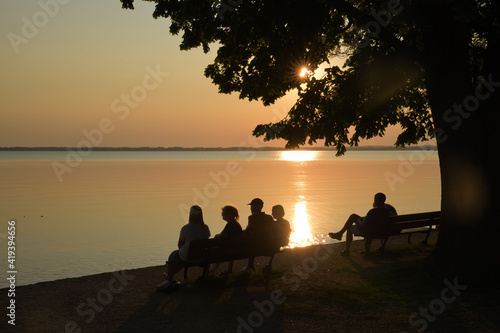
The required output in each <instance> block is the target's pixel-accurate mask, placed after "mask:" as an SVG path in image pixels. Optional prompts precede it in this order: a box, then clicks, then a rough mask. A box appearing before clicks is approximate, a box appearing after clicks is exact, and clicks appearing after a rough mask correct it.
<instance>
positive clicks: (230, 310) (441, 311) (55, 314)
mask: <svg viewBox="0 0 500 333" xmlns="http://www.w3.org/2000/svg"><path fill="white" fill-rule="evenodd" d="M419 237H420V238H419ZM435 237H436V235H433V237H431V241H430V244H431V246H427V245H421V244H419V245H414V246H409V245H407V244H406V237H404V236H398V237H393V238H391V239H390V240H389V243H388V247H387V250H386V252H385V253H382V254H379V253H376V254H374V255H368V256H362V255H361V254H360V251H361V250H362V249H363V244H362V243H361V242H360V241H357V242H354V243H353V247H352V248H351V256H350V257H344V256H341V255H340V251H341V250H342V249H343V246H344V244H343V243H337V244H329V245H316V246H309V247H305V248H296V249H286V250H285V251H284V252H283V253H280V254H278V255H277V256H276V258H275V259H274V263H273V270H272V272H271V274H270V276H266V275H265V274H264V273H263V271H262V268H263V267H265V265H266V263H267V261H268V259H267V258H259V260H258V261H257V263H258V266H257V271H256V272H254V273H251V274H245V273H241V272H240V271H241V269H242V268H243V267H244V265H245V264H246V262H245V261H238V262H236V263H235V269H234V272H235V274H233V275H230V276H229V277H227V278H224V277H221V276H219V274H217V273H216V275H215V276H214V277H210V278H208V279H206V280H204V281H197V278H198V277H199V275H200V273H201V271H200V270H199V269H197V268H191V269H190V270H189V276H188V281H186V282H185V281H184V280H183V277H182V274H181V273H179V274H178V276H177V278H178V280H180V281H181V282H182V284H181V288H180V289H179V290H178V291H177V292H176V293H173V294H167V293H163V292H157V291H156V290H155V286H156V285H157V284H159V283H160V282H161V281H162V273H163V272H164V271H165V267H163V266H156V267H147V268H141V269H135V270H128V271H125V272H114V273H105V274H98V275H92V276H86V277H81V278H72V279H64V280H58V281H54V282H44V283H38V284H34V285H29V286H23V287H18V288H17V290H16V321H15V323H16V326H15V328H14V326H11V325H8V324H7V322H6V321H3V322H2V331H3V332H5V331H7V332H37V333H38V332H58V333H59V332H75V333H76V332H123V333H124V332H146V333H148V332H241V333H243V332H244V333H250V332H384V333H385V332H500V318H499V317H498V313H500V312H499V310H500V306H499V304H498V300H499V295H500V292H499V288H498V287H495V288H482V289H478V288H477V287H470V286H466V285H462V284H461V283H460V281H457V280H456V279H455V277H453V276H447V275H446V274H443V273H442V272H439V270H436V269H435V268H431V267H429V265H428V264H427V263H426V260H425V259H426V257H427V256H428V254H429V253H430V251H431V250H432V242H435ZM414 239H415V242H416V243H419V241H420V240H421V239H422V237H421V236H420V235H415V236H414ZM224 268H225V265H221V267H219V271H220V272H221V271H223V270H224ZM0 293H1V294H0V295H1V300H2V308H3V309H5V308H6V307H4V305H5V306H7V301H8V299H7V290H6V289H3V290H0ZM4 327H6V329H4Z"/></svg>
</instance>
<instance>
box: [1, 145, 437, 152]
mask: <svg viewBox="0 0 500 333" xmlns="http://www.w3.org/2000/svg"><path fill="white" fill-rule="evenodd" d="M78 149H79V148H76V147H0V151H67V150H78ZM241 150H258V151H284V150H287V149H285V148H282V147H258V148H254V147H192V148H187V147H93V148H92V151H241ZM299 150H316V151H336V149H335V148H334V147H301V148H300V149H299ZM348 150H352V151H356V150H358V151H387V150H437V147H436V146H433V145H425V146H411V147H406V148H396V147H394V146H363V147H349V148H348Z"/></svg>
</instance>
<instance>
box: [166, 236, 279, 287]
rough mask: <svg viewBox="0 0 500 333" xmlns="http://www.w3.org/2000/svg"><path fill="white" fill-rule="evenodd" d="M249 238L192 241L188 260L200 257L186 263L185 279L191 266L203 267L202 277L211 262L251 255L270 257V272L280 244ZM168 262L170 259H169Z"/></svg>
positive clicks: (243, 257) (238, 258)
mask: <svg viewBox="0 0 500 333" xmlns="http://www.w3.org/2000/svg"><path fill="white" fill-rule="evenodd" d="M255 239H257V240H258V241H256V240H249V239H248V238H247V237H246V236H245V235H243V236H240V237H236V238H233V239H231V241H229V240H227V239H222V238H215V239H214V238H211V239H203V240H196V241H192V242H191V243H190V245H189V252H188V260H195V259H200V258H201V260H199V261H196V262H193V263H185V264H184V265H183V266H184V279H185V280H187V273H188V269H189V268H190V267H201V268H203V273H202V275H201V278H204V277H206V276H207V274H208V270H209V268H210V265H211V264H216V263H221V262H226V261H233V260H240V259H248V258H250V257H261V256H264V257H269V258H270V259H269V263H268V267H269V268H268V270H269V272H270V269H271V265H272V261H273V259H274V255H275V254H276V253H280V252H282V250H281V247H280V245H279V244H278V243H277V242H276V241H274V240H270V239H266V237H256V238H255ZM167 264H168V261H167Z"/></svg>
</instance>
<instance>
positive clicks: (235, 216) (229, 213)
mask: <svg viewBox="0 0 500 333" xmlns="http://www.w3.org/2000/svg"><path fill="white" fill-rule="evenodd" d="M221 215H222V219H223V220H224V221H226V222H227V224H226V226H225V227H224V229H223V230H222V232H221V233H220V234H217V235H215V236H214V238H221V239H227V240H228V242H230V241H231V239H232V238H234V237H238V236H241V235H243V229H242V228H241V225H240V223H239V222H238V221H239V218H240V214H239V213H238V208H236V207H235V206H233V205H225V206H224V207H222V212H221ZM233 263H234V262H233V261H230V262H229V265H228V268H227V272H226V274H230V273H232V271H233ZM218 267H219V263H216V264H212V266H211V267H210V274H213V273H214V272H215V270H216V269H217V268H218Z"/></svg>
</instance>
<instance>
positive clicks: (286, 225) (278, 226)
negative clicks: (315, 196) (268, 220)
mask: <svg viewBox="0 0 500 333" xmlns="http://www.w3.org/2000/svg"><path fill="white" fill-rule="evenodd" d="M271 215H272V216H273V218H274V219H275V220H276V221H275V222H274V228H275V234H276V238H277V242H278V245H279V246H280V247H281V246H287V245H288V243H289V241H290V234H291V232H292V229H290V222H288V221H287V220H285V219H284V216H285V209H284V208H283V206H282V205H276V206H273V209H272V211H271Z"/></svg>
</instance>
